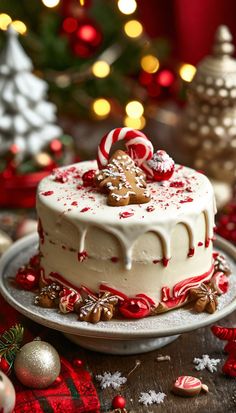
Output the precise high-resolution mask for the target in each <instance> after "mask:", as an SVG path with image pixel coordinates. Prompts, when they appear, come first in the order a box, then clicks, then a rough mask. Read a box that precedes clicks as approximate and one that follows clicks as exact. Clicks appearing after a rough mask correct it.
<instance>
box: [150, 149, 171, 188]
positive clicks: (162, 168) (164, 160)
mask: <svg viewBox="0 0 236 413" xmlns="http://www.w3.org/2000/svg"><path fill="white" fill-rule="evenodd" d="M142 169H143V170H144V171H145V172H146V174H147V177H148V178H149V179H151V180H152V181H157V182H160V181H167V180H168V179H170V178H171V176H172V175H173V173H174V169H175V163H174V161H173V159H172V158H171V157H170V156H169V155H168V153H166V152H165V151H163V150H159V151H156V153H154V155H153V157H152V159H150V160H149V161H147V162H144V163H143V165H142Z"/></svg>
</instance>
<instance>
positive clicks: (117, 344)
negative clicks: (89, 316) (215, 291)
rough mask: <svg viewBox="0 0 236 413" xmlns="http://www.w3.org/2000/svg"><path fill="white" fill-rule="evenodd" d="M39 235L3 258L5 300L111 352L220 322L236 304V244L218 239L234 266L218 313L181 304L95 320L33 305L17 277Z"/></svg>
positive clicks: (0, 286) (145, 347) (0, 279)
mask: <svg viewBox="0 0 236 413" xmlns="http://www.w3.org/2000/svg"><path fill="white" fill-rule="evenodd" d="M37 249H38V236H37V234H33V235H29V236H27V237H25V238H23V239H21V240H19V241H17V242H16V243H15V244H13V245H12V246H11V247H10V248H9V250H8V251H7V252H6V253H5V254H4V255H3V256H2V258H1V260H0V291H1V293H2V295H3V297H4V298H5V300H6V301H7V302H8V303H9V304H10V305H11V306H12V307H14V308H15V309H16V310H17V311H19V312H20V313H22V314H24V315H25V316H26V317H28V318H30V319H31V320H33V321H36V322H37V323H39V324H42V325H45V326H46V327H49V328H52V329H55V330H58V331H61V332H62V333H63V334H65V336H66V337H68V338H69V339H70V340H71V341H73V342H74V343H76V344H78V345H80V346H82V347H85V348H87V349H90V350H95V351H99V352H102V353H110V354H137V353H145V352H148V351H152V350H155V349H158V348H161V347H163V346H165V345H166V344H168V343H170V342H172V341H173V340H175V339H176V338H177V337H178V336H179V335H180V334H182V333H187V332H189V331H193V330H196V329H198V328H200V327H204V326H207V325H210V324H213V323H215V322H216V321H218V320H220V319H221V318H223V317H225V316H227V315H228V314H230V313H231V312H232V311H233V310H235V309H236V262H235V260H236V248H235V247H233V246H232V245H231V244H229V243H228V242H226V241H225V240H223V239H222V238H219V237H218V238H217V240H216V242H215V249H216V250H218V251H220V252H222V253H224V255H225V256H226V257H227V259H228V261H229V263H230V265H231V267H232V275H231V276H230V278H229V280H230V288H229V291H228V292H227V293H226V294H224V295H223V296H221V297H220V298H219V306H218V309H217V311H216V312H215V313H214V314H207V313H200V314H196V313H193V312H192V311H191V310H189V309H185V308H179V309H177V310H175V311H170V312H168V313H164V314H161V315H158V316H153V317H147V318H143V319H139V320H115V319H113V320H111V321H109V322H99V323H98V324H95V325H94V324H90V323H87V322H79V321H78V320H77V315H76V314H74V313H73V314H60V313H59V312H58V310H57V309H45V308H41V307H37V306H35V305H34V294H33V293H32V292H30V291H24V290H20V289H18V288H16V286H15V285H14V283H13V282H12V280H13V278H14V275H15V273H16V271H17V269H18V268H19V267H20V266H21V265H23V264H24V263H26V262H27V261H28V260H29V258H30V257H31V256H32V255H34V254H35V253H36V252H37Z"/></svg>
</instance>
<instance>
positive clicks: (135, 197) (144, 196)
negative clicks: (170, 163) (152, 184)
mask: <svg viewBox="0 0 236 413" xmlns="http://www.w3.org/2000/svg"><path fill="white" fill-rule="evenodd" d="M95 182H96V184H97V185H98V187H99V188H100V189H101V190H102V191H104V192H105V193H108V199H107V203H108V205H111V206H124V205H128V204H144V203H147V202H149V201H150V199H151V195H150V193H149V191H148V189H147V184H146V176H145V174H144V172H143V171H142V170H141V169H140V168H139V167H138V166H136V165H135V163H134V161H133V160H132V159H131V157H130V156H129V155H127V154H126V153H125V152H124V151H121V150H117V151H116V152H115V153H114V154H113V156H112V157H111V158H110V160H109V163H108V165H107V166H106V168H104V169H102V170H100V171H99V172H98V173H97V174H96V176H95Z"/></svg>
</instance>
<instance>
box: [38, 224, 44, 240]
mask: <svg viewBox="0 0 236 413" xmlns="http://www.w3.org/2000/svg"><path fill="white" fill-rule="evenodd" d="M38 234H39V239H40V241H41V243H42V244H43V243H44V230H43V226H42V222H41V219H39V220H38Z"/></svg>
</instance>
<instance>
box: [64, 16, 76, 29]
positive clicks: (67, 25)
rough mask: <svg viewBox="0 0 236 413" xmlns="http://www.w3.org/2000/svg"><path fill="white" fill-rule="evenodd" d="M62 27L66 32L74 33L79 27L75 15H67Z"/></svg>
mask: <svg viewBox="0 0 236 413" xmlns="http://www.w3.org/2000/svg"><path fill="white" fill-rule="evenodd" d="M62 27H63V30H64V31H65V32H66V33H73V32H75V31H76V29H77V27H78V23H77V20H76V19H75V18H74V17H67V18H66V19H65V20H64V21H63V24H62Z"/></svg>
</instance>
